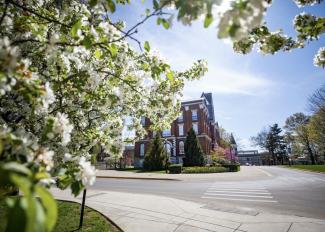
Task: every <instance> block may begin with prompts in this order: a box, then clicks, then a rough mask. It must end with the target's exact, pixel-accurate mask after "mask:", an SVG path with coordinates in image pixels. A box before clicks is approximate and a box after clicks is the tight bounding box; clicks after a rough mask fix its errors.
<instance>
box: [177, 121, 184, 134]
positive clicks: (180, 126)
mask: <svg viewBox="0 0 325 232" xmlns="http://www.w3.org/2000/svg"><path fill="white" fill-rule="evenodd" d="M178 135H179V136H182V135H184V124H178Z"/></svg>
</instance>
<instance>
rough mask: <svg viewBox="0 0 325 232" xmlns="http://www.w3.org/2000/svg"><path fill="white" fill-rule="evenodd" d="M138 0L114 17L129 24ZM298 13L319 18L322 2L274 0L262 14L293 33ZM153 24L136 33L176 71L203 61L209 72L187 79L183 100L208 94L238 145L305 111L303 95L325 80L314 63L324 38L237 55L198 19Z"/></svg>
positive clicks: (324, 8)
mask: <svg viewBox="0 0 325 232" xmlns="http://www.w3.org/2000/svg"><path fill="white" fill-rule="evenodd" d="M140 2H141V1H140V0H139V1H134V2H133V3H132V4H131V6H127V7H125V6H124V7H118V9H117V13H116V16H115V17H117V18H120V19H123V20H124V21H125V22H126V24H127V26H129V27H130V26H133V25H134V24H135V23H136V22H138V21H139V20H140V19H141V15H142V14H143V12H144V10H145V8H146V7H145V6H144V5H142V4H141V3H140ZM146 2H148V4H149V3H151V1H146ZM302 11H305V12H308V13H313V14H315V15H318V16H323V17H324V15H325V3H322V4H320V5H318V6H317V7H307V8H298V7H297V6H296V5H295V4H294V3H293V1H292V0H274V1H273V5H272V6H271V7H270V9H269V10H268V13H267V16H266V21H267V25H268V26H269V28H270V29H271V30H277V29H280V28H282V29H284V31H285V33H286V34H288V35H291V36H294V35H295V32H294V30H293V28H292V20H293V18H294V16H295V15H296V14H298V13H300V12H302ZM155 22H156V20H155V18H153V19H151V20H149V21H148V22H146V23H145V24H144V25H142V26H141V27H139V29H138V30H139V32H138V34H137V35H136V37H137V38H138V39H139V40H140V41H142V42H144V41H149V42H150V45H151V48H152V49H155V50H158V51H159V52H160V54H161V55H162V56H163V57H164V58H165V59H166V60H167V61H168V62H169V63H170V64H171V65H172V67H173V68H174V69H176V70H183V69H186V68H187V67H190V66H191V64H192V63H193V62H194V61H195V60H197V59H205V60H207V61H208V67H209V72H208V73H207V74H206V75H205V76H204V77H203V78H202V79H201V80H198V81H194V82H189V83H186V85H185V89H184V93H183V94H184V99H188V98H197V97H199V96H200V94H201V93H202V92H203V91H204V92H212V94H213V100H214V107H215V115H216V120H217V121H218V122H219V125H221V126H222V127H224V128H225V129H226V130H227V131H228V132H232V133H234V135H235V137H236V138H237V140H238V142H239V144H240V145H241V147H242V148H243V149H251V148H254V147H252V145H251V144H250V141H249V138H250V137H251V136H254V135H256V134H257V133H258V132H259V131H260V130H261V129H263V127H265V126H268V125H271V124H273V123H278V124H279V125H280V126H283V124H284V121H285V119H286V118H287V117H288V116H290V115H291V114H293V113H296V112H305V113H308V109H307V98H308V96H309V95H310V94H312V93H313V91H315V90H316V89H317V88H319V87H320V86H321V85H322V84H325V70H324V69H321V68H316V67H314V66H313V57H314V55H315V54H316V53H317V51H318V49H319V47H321V46H325V37H324V36H323V37H321V38H320V39H319V40H318V41H315V42H313V43H310V44H308V45H307V46H306V48H304V49H299V50H294V51H292V52H290V53H283V52H279V53H277V54H275V55H273V56H272V55H266V56H264V55H261V54H260V53H257V52H256V51H253V52H252V53H251V54H249V55H240V54H236V53H234V52H233V50H232V47H231V45H230V44H227V43H225V42H224V41H221V40H219V39H218V38H217V32H216V27H215V25H212V26H210V27H209V28H208V29H204V28H203V22H202V21H198V22H195V23H193V25H192V26H183V25H182V24H180V23H178V22H176V21H175V22H174V24H173V26H172V28H171V29H169V30H165V29H163V28H162V27H161V26H157V25H156V23H155ZM133 45H134V47H135V48H136V46H137V45H136V44H133Z"/></svg>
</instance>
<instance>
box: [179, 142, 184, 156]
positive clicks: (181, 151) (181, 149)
mask: <svg viewBox="0 0 325 232" xmlns="http://www.w3.org/2000/svg"><path fill="white" fill-rule="evenodd" d="M179 154H184V142H183V141H180V142H179Z"/></svg>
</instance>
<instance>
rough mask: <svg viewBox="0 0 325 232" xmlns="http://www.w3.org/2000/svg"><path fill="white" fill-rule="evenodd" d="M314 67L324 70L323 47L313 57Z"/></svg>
mask: <svg viewBox="0 0 325 232" xmlns="http://www.w3.org/2000/svg"><path fill="white" fill-rule="evenodd" d="M314 65H315V66H318V67H322V68H325V47H321V48H320V49H319V50H318V53H317V54H316V55H315V57H314Z"/></svg>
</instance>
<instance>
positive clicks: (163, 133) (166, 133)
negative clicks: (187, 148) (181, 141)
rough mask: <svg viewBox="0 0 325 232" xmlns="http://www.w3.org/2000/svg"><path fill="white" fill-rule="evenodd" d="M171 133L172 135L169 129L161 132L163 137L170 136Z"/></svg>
mask: <svg viewBox="0 0 325 232" xmlns="http://www.w3.org/2000/svg"><path fill="white" fill-rule="evenodd" d="M171 135H172V133H171V131H170V129H167V130H163V132H162V136H163V137H168V136H171Z"/></svg>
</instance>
